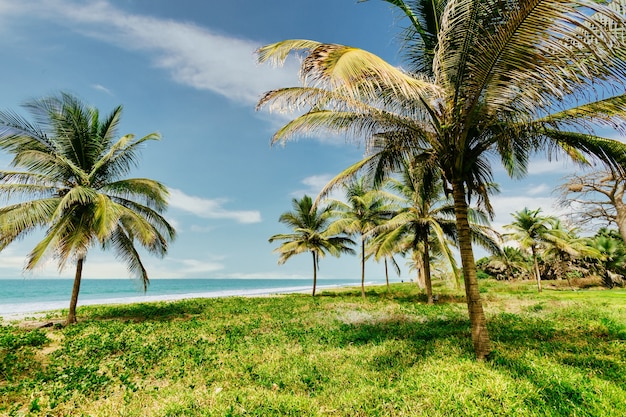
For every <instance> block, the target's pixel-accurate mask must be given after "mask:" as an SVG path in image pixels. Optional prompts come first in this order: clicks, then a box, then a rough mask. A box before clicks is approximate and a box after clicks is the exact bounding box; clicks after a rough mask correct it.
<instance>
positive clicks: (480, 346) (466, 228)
mask: <svg viewBox="0 0 626 417" xmlns="http://www.w3.org/2000/svg"><path fill="white" fill-rule="evenodd" d="M452 195H453V197H454V212H455V215H456V225H457V231H458V234H459V250H460V253H461V263H462V267H463V281H464V282H465V296H466V299H467V309H468V312H469V318H470V325H471V329H472V342H473V343H474V352H475V354H476V358H477V359H478V360H483V359H485V358H486V357H487V356H488V355H489V353H491V342H490V341H489V333H488V332H487V320H486V319H485V312H484V311H483V305H482V302H481V300H480V292H479V290H478V277H477V275H476V263H475V261H474V252H473V250H472V240H471V234H470V225H469V221H468V219H467V211H468V206H467V201H466V200H465V187H464V185H463V182H458V181H457V182H454V183H453V184H452Z"/></svg>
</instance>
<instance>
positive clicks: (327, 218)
mask: <svg viewBox="0 0 626 417" xmlns="http://www.w3.org/2000/svg"><path fill="white" fill-rule="evenodd" d="M292 205H293V211H289V212H285V213H283V214H282V215H281V216H280V218H279V219H278V221H279V222H281V223H284V224H286V225H287V226H290V227H292V228H293V233H287V234H277V235H274V236H272V237H270V238H269V241H270V243H272V242H274V241H275V240H283V241H285V242H284V243H283V244H282V245H280V246H279V247H278V248H276V249H275V250H274V252H277V253H279V254H280V258H278V263H279V264H284V263H285V262H287V260H288V259H289V258H291V257H292V256H293V255H298V254H300V253H304V252H311V255H312V257H313V296H315V289H316V286H317V270H318V269H319V259H320V258H323V257H324V254H325V252H328V253H330V254H331V255H333V256H337V257H339V255H341V254H342V253H350V254H353V253H354V250H353V249H352V248H350V247H349V245H353V244H354V242H353V241H352V239H350V238H348V237H345V236H341V235H338V234H336V235H333V234H331V233H330V232H329V230H328V226H329V225H330V223H331V221H332V216H333V205H332V204H330V205H328V206H326V207H323V208H320V207H317V206H316V207H313V201H312V199H311V197H309V196H308V195H305V196H304V197H302V199H300V200H298V199H296V198H294V199H293V200H292Z"/></svg>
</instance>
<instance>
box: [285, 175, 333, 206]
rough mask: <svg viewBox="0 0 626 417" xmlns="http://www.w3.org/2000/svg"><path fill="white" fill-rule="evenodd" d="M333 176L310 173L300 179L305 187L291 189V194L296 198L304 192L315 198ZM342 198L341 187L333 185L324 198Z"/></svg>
mask: <svg viewBox="0 0 626 417" xmlns="http://www.w3.org/2000/svg"><path fill="white" fill-rule="evenodd" d="M333 178H334V175H331V174H318V175H311V176H309V177H306V178H304V179H303V180H302V181H300V182H301V183H302V184H303V185H304V186H305V187H304V188H301V189H298V190H296V191H293V192H292V193H291V195H292V196H293V197H296V198H302V196H304V195H305V194H306V195H308V196H310V197H312V198H313V199H315V198H316V197H317V196H318V195H319V193H320V191H322V189H323V188H324V187H325V186H326V184H328V183H329V182H330V180H332V179H333ZM328 199H332V200H342V199H343V190H342V188H341V187H335V188H334V189H333V190H332V191H331V192H330V193H329V194H328V195H327V196H326V200H328Z"/></svg>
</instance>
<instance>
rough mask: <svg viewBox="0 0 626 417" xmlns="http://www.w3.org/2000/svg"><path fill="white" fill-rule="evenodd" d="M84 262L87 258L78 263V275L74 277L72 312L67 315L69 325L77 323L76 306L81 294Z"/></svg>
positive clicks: (71, 300) (71, 301)
mask: <svg viewBox="0 0 626 417" xmlns="http://www.w3.org/2000/svg"><path fill="white" fill-rule="evenodd" d="M84 262H85V258H80V259H79V260H78V262H77V263H76V275H75V276H74V286H73V288H72V298H71V299H70V311H69V312H68V313H67V324H73V323H76V305H77V304H78V293H79V292H80V281H81V279H82V277H83V263H84Z"/></svg>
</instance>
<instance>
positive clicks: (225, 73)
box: [0, 0, 297, 104]
mask: <svg viewBox="0 0 626 417" xmlns="http://www.w3.org/2000/svg"><path fill="white" fill-rule="evenodd" d="M7 15H28V16H31V17H32V16H37V17H38V18H40V19H44V20H50V21H54V22H55V23H57V24H62V25H66V26H67V27H68V28H69V29H70V30H73V31H76V32H78V33H80V34H82V35H83V36H87V37H91V38H95V39H98V40H100V41H102V42H105V43H109V44H113V45H115V46H117V47H119V48H122V49H126V50H138V51H144V52H146V53H147V54H149V55H150V57H151V59H152V62H153V64H154V65H155V66H157V67H159V68H162V69H164V70H166V71H167V72H168V73H169V74H170V75H171V77H172V79H173V80H175V81H176V82H178V83H180V84H184V85H187V86H189V87H192V88H196V89H200V90H208V91H212V92H214V93H216V94H219V95H222V96H224V97H226V98H228V99H230V100H234V101H237V102H241V103H244V104H251V103H256V101H257V100H258V99H259V98H260V96H261V94H263V93H264V92H265V91H268V90H271V89H274V88H277V87H281V86H285V85H293V84H294V83H296V82H297V68H296V63H295V62H289V63H287V64H286V66H285V67H283V68H272V67H271V66H269V65H258V64H257V63H256V60H255V59H256V58H255V56H254V51H255V50H256V49H257V48H258V47H259V46H261V44H262V42H261V41H255V40H250V39H242V38H238V37H235V36H229V35H226V34H221V33H217V32H215V31H212V30H211V29H210V28H205V27H201V26H198V25H196V24H194V23H190V22H181V21H175V20H169V19H160V18H156V17H152V16H144V15H137V14H132V13H128V12H126V11H124V10H122V9H120V8H117V7H115V6H114V5H113V4H112V3H110V2H108V1H102V0H94V1H87V2H84V1H80V2H79V1H67V0H39V1H29V2H24V4H23V5H20V6H19V7H18V6H16V5H15V4H12V3H7V2H3V1H2V0H0V18H2V17H6V16H7ZM3 20H5V19H3Z"/></svg>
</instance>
